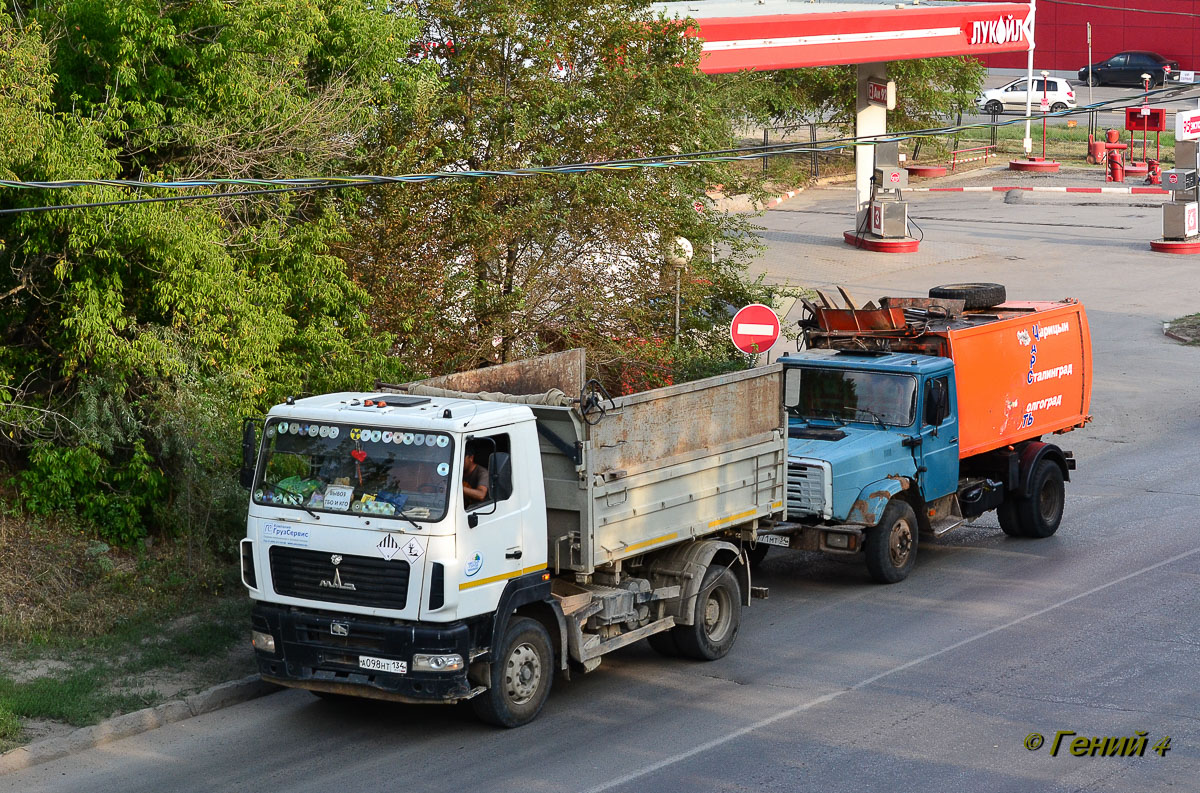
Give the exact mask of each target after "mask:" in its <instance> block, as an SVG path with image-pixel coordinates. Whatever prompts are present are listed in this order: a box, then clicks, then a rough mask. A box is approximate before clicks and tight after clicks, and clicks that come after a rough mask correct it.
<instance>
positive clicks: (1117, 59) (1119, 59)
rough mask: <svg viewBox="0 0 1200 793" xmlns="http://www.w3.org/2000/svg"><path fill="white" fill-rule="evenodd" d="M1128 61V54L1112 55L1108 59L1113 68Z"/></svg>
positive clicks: (1117, 67)
mask: <svg viewBox="0 0 1200 793" xmlns="http://www.w3.org/2000/svg"><path fill="white" fill-rule="evenodd" d="M1128 62H1129V56H1128V55H1114V56H1113V57H1111V58H1109V59H1108V65H1109V66H1111V67H1113V68H1114V69H1119V68H1121V67H1122V66H1124V65H1125V64H1126V63H1128Z"/></svg>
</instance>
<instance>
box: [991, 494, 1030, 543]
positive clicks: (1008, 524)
mask: <svg viewBox="0 0 1200 793" xmlns="http://www.w3.org/2000/svg"><path fill="white" fill-rule="evenodd" d="M996 517H997V518H998V519H999V520H1000V529H1001V530H1002V531H1003V532H1004V533H1005V534H1007V535H1008V536H1009V537H1024V536H1025V530H1024V529H1022V528H1021V520H1020V518H1018V517H1017V504H1016V502H1015V501H1013V500H1011V499H1009V500H1006V501H1004V502H1002V503H1001V504H1000V506H998V507H996Z"/></svg>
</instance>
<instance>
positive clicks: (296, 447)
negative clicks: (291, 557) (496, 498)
mask: <svg viewBox="0 0 1200 793" xmlns="http://www.w3.org/2000/svg"><path fill="white" fill-rule="evenodd" d="M453 465H454V442H453V439H452V438H451V437H450V436H449V435H447V434H445V433H441V432H413V431H407V430H383V429H380V428H374V427H363V426H355V425H353V424H332V423H325V422H312V421H304V420H299V421H293V420H291V419H277V418H272V419H268V420H267V426H266V444H265V452H264V455H263V460H262V464H261V465H260V466H259V471H260V477H259V479H258V481H257V482H256V483H255V486H254V491H253V498H254V503H256V504H269V505H272V506H281V507H290V508H293V509H306V510H309V511H312V512H342V513H345V512H350V513H354V514H361V515H371V516H381V517H391V518H399V517H403V518H407V519H409V520H418V521H438V520H441V519H442V518H443V517H444V516H445V514H446V507H447V503H448V502H449V498H450V491H451V489H452V486H453V484H454V483H455V482H456V481H457V480H456V478H455V477H454V476H452V475H451V474H452V473H453Z"/></svg>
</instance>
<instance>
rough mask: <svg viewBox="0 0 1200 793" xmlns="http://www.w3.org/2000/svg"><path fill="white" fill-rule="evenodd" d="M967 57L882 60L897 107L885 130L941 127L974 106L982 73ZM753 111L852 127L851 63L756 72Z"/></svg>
mask: <svg viewBox="0 0 1200 793" xmlns="http://www.w3.org/2000/svg"><path fill="white" fill-rule="evenodd" d="M985 71H986V70H985V69H984V66H983V64H982V63H981V62H980V61H978V60H976V59H974V58H970V57H955V58H925V59H921V60H911V61H893V62H891V63H889V64H887V76H888V79H889V80H894V81H895V82H896V109H895V110H889V111H888V129H889V130H892V131H904V130H914V129H927V128H930V127H937V126H942V125H943V124H945V123H946V119H948V118H952V117H953V116H954V115H956V114H957V113H965V112H968V111H971V110H973V109H974V108H975V98H976V97H977V96H978V95H979V92H980V89H981V87H982V85H983V76H984V74H985ZM755 85H756V88H757V90H756V92H755V101H754V102H753V103H752V104H751V105H749V106H748V109H749V110H750V111H751V113H752V115H755V116H757V117H758V118H760V119H773V120H776V121H777V122H780V123H783V124H789V123H801V122H814V121H815V122H823V123H827V124H831V125H834V126H838V127H841V128H843V129H845V130H847V131H850V130H853V129H854V116H855V110H854V102H855V97H856V95H857V92H858V71H857V67H855V66H827V67H823V68H819V69H791V70H787V71H778V72H760V73H758V74H757V75H756V80H755Z"/></svg>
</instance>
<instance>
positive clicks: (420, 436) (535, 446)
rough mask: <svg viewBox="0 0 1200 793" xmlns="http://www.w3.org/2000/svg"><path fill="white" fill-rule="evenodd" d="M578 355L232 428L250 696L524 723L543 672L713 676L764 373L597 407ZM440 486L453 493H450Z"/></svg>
mask: <svg viewBox="0 0 1200 793" xmlns="http://www.w3.org/2000/svg"><path fill="white" fill-rule="evenodd" d="M586 372H587V368H586V361H585V358H584V355H583V352H582V351H580V350H575V351H569V352H564V353H558V354H554V355H550V356H543V357H542V358H538V359H534V360H531V361H522V362H516V363H513V364H506V365H503V366H495V367H490V368H486V369H480V370H476V371H471V372H464V373H461V374H458V375H449V376H446V377H442V378H435V379H433V380H427V381H424V382H422V383H419V384H409V385H406V386H398V387H387V386H382V385H380V387H379V388H378V390H377V391H375V392H371V393H338V394H326V395H322V396H313V397H308V398H305V399H296V400H292V399H289V400H288V401H287V403H286V404H281V405H277V406H275V407H274V408H272V409H271V410H270V411H269V414H268V415H267V417H266V419H265V422H262V423H261V442H260V440H259V437H258V427H259V423H258V422H247V424H246V426H245V427H244V429H243V452H244V458H245V459H244V468H243V472H242V483H243V485H245V486H247V487H248V488H249V489H250V490H251V498H250V505H249V515H248V517H247V521H246V539H244V540H242V543H241V565H242V580H243V583H244V584H245V586H246V588H247V589H248V590H249V593H250V597H251V598H252V599H253V600H254V601H255V604H254V609H253V616H252V622H253V625H252V638H253V644H254V648H255V655H256V657H257V662H258V668H259V671H260V673H261V674H262V677H263V678H264V679H266V680H268V681H271V682H274V683H278V684H280V685H284V686H291V687H296V688H306V689H309V690H311V691H313V692H314V693H317V694H319V695H353V696H360V697H371V698H376V699H386V700H395V701H401V702H438V703H451V702H456V701H459V700H465V699H469V700H471V702H472V703H473V705H474V706H475V709H476V711H477V712H478V714H479V715H480V717H481V718H483V719H484V720H486V721H488V722H491V723H493V724H497V725H501V726H505V727H515V726H518V725H521V724H525V723H527V722H529V721H530V720H532V719H533V718H535V717H536V716H537V714H538V712H539V711H540V710H541V708H542V705H543V703H544V702H545V700H546V697H547V695H548V693H549V690H550V684H551V680H552V677H553V676H554V674H555V672H562V673H564V674H569V671H570V670H575V671H584V672H587V671H591V670H593V669H595V668H596V667H597V666H598V665H599V664H600V659H601V657H602V656H603V655H604V654H605V653H608V652H610V651H612V650H615V649H617V648H620V647H624V646H626V645H629V644H630V643H632V642H635V641H638V640H640V639H644V638H645V639H649V640H650V643H651V644H652V645H653V646H654V648H655V649H656V650H658V651H659V652H662V653H664V654H670V655H681V656H685V657H690V658H696V659H716V658H720V657H722V656H724V655H725V654H726V653H727V652H728V651H729V649H730V647H731V646H732V645H733V642H734V639H735V638H736V636H737V632H738V625H739V621H740V616H741V607H742V605H743V604H746V603H748V598H749V597H750V595H751V587H750V571H749V566H748V564H747V562H746V556H745V554H744V552H743V547H742V540H746V539H749V538H751V537H753V536H754V531H755V529H756V527H757V525H758V522H759V521H760V520H772V521H777V520H779V519H781V518H782V517H783V511H784V501H785V498H786V496H785V488H786V471H785V467H786V438H785V433H784V427H785V423H784V418H783V413H782V406H781V401H780V387H781V383H780V377H781V370H780V368H779V367H777V366H770V367H762V368H758V369H752V370H746V371H739V372H734V373H731V374H726V375H721V376H718V377H712V378H708V379H704V380H698V381H695V382H690V383H685V384H681V385H674V386H668V387H665V388H659V389H655V390H651V391H645V392H641V393H635V394H632V395H628V396H620V397H615V398H609V397H608V396H607V394H606V393H605V392H604V391H603V389H602V388H600V387H599V385H598V384H597V383H596V382H595V381H594V380H592V381H589V380H588V379H587V377H586ZM464 483H466V484H465V486H464Z"/></svg>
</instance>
